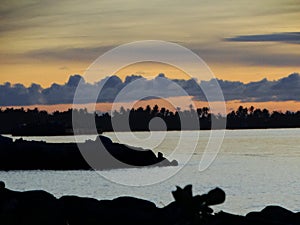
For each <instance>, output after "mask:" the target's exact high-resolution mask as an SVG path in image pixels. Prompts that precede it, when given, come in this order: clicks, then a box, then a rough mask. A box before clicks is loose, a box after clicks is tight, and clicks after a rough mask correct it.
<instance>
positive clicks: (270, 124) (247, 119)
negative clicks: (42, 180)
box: [0, 105, 300, 136]
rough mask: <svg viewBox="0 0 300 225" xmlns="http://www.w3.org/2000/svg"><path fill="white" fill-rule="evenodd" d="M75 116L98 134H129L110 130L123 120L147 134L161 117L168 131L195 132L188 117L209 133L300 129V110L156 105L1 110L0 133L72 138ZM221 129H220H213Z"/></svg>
mask: <svg viewBox="0 0 300 225" xmlns="http://www.w3.org/2000/svg"><path fill="white" fill-rule="evenodd" d="M73 113H75V114H78V115H79V116H80V117H81V118H84V117H94V119H95V123H96V128H97V131H98V133H102V132H109V131H129V130H126V129H125V128H124V129H122V128H117V130H116V129H113V126H112V122H111V121H112V120H115V121H122V120H124V119H126V118H129V125H130V126H129V127H130V130H131V131H149V122H150V121H151V119H153V118H155V117H159V118H161V119H162V120H163V121H164V122H165V124H166V129H167V130H168V131H173V130H194V129H195V127H194V126H191V127H189V126H185V127H181V123H180V118H181V117H185V118H191V117H193V119H195V117H196V119H197V120H199V123H200V130H210V129H211V121H212V119H214V121H217V122H218V121H219V122H220V124H224V122H225V121H226V129H261V128H299V127H300V111H297V112H291V111H286V112H285V113H283V112H278V111H274V112H269V110H267V109H259V108H257V109H255V108H254V107H253V106H252V107H249V108H247V107H243V106H240V107H239V108H238V109H237V110H236V111H232V112H230V113H228V114H227V116H224V115H215V114H212V113H211V112H210V109H209V108H208V107H203V108H197V109H193V108H192V107H191V108H190V110H183V111H181V110H180V109H177V110H176V111H170V110H168V109H166V108H159V106H157V105H155V106H154V107H153V108H151V107H150V106H149V105H148V106H147V107H146V108H142V107H139V108H137V109H134V108H132V109H131V110H129V109H124V108H123V107H121V109H120V110H119V111H114V112H112V113H111V114H109V113H102V114H96V113H95V114H93V113H89V112H88V111H87V109H80V110H77V109H69V110H67V111H65V112H59V111H56V112H54V113H48V112H47V111H40V110H38V109H37V108H35V109H32V110H31V109H27V110H25V109H23V108H21V109H14V108H7V109H4V110H2V109H0V124H1V126H0V134H12V135H16V136H47V135H73V127H72V114H73ZM217 124H218V123H217ZM214 128H215V129H219V128H220V129H221V128H223V127H222V126H220V127H218V126H216V127H214ZM80 129H81V130H80V133H82V134H90V133H92V132H94V131H91V130H90V127H89V125H88V124H82V125H81V127H80Z"/></svg>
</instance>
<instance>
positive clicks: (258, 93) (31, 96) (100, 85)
mask: <svg viewBox="0 0 300 225" xmlns="http://www.w3.org/2000/svg"><path fill="white" fill-rule="evenodd" d="M216 81H217V82H216ZM79 82H82V83H81V84H82V85H81V89H80V90H78V93H79V96H81V98H80V99H79V101H77V103H90V102H93V99H92V98H91V96H93V95H95V96H98V98H97V102H113V101H115V99H116V97H117V96H118V94H119V93H121V94H120V95H119V96H118V98H117V99H118V101H124V102H126V101H132V100H137V99H138V98H139V96H140V94H139V93H143V94H144V95H145V96H149V97H148V99H149V98H150V99H151V98H156V97H157V96H160V97H162V98H167V97H176V96H182V94H183V91H184V92H186V94H188V95H190V96H194V98H195V99H196V100H204V101H205V100H206V98H205V95H204V93H203V91H202V90H201V89H200V88H199V85H200V87H202V88H204V89H205V90H208V93H206V94H209V95H211V96H213V95H214V93H213V91H214V90H215V89H214V88H215V87H216V85H219V86H220V87H221V89H222V91H223V94H224V98H225V100H226V101H230V100H239V101H243V102H267V101H300V88H299V87H300V75H299V74H298V73H293V74H290V75H289V76H287V77H284V78H281V79H279V80H274V81H269V80H267V79H263V80H260V81H256V82H250V83H246V84H245V83H242V82H239V81H226V80H220V79H216V80H210V81H200V82H198V83H197V81H196V80H194V79H190V80H180V79H168V78H167V77H165V76H164V75H163V74H159V75H158V76H157V77H156V78H154V79H151V80H147V79H145V78H143V77H142V76H140V75H131V76H127V77H126V78H125V80H124V81H122V80H121V79H120V78H119V77H117V76H110V77H106V78H105V79H102V80H100V81H99V82H96V83H93V84H91V83H87V82H85V81H84V78H83V77H82V76H80V75H73V76H70V78H69V80H68V82H66V83H65V84H56V83H54V84H52V85H51V86H50V87H48V88H42V87H41V86H40V85H39V84H32V85H31V86H30V87H25V86H24V85H22V84H11V83H8V82H7V83H5V84H2V85H0V106H25V105H37V104H42V105H52V104H67V103H68V104H71V103H73V98H74V94H75V91H76V88H77V86H78V84H79ZM126 87H127V88H126ZM100 89H101V92H100V94H99V95H98V92H99V90H100ZM179 90H180V91H179ZM210 92H211V93H210ZM124 93H125V94H124ZM213 100H215V101H220V100H221V99H218V98H215V99H213Z"/></svg>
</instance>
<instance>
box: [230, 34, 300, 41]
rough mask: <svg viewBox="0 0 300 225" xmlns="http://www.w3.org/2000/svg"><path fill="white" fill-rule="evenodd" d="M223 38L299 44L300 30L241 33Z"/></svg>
mask: <svg viewBox="0 0 300 225" xmlns="http://www.w3.org/2000/svg"><path fill="white" fill-rule="evenodd" d="M224 40H226V41H231V42H285V43H292V44H300V32H282V33H272V34H255V35H241V36H236V37H231V38H225V39H224Z"/></svg>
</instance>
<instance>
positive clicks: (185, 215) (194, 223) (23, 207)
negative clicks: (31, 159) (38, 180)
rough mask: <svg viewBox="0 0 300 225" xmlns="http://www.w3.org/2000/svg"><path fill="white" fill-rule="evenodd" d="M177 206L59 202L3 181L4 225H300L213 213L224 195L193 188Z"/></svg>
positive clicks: (265, 214)
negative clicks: (199, 192)
mask: <svg viewBox="0 0 300 225" xmlns="http://www.w3.org/2000/svg"><path fill="white" fill-rule="evenodd" d="M173 196H174V199H175V201H174V202H172V203H170V204H169V205H167V206H165V207H163V208H158V207H157V206H156V205H155V204H154V203H152V202H150V201H147V200H143V199H137V198H134V197H119V198H116V199H113V200H96V199H93V198H83V197H77V196H63V197H61V198H59V199H56V198H55V197H54V196H53V195H51V194H49V193H47V192H45V191H25V192H18V191H12V190H9V189H7V188H5V184H4V183H3V182H0V224H1V225H44V224H46V225H99V224H105V225H120V224H122V225H153V224H155V225H166V224H167V225H199V224H201V225H253V224H255V225H299V224H300V214H299V213H293V212H291V211H289V210H287V209H284V208H282V207H279V206H267V207H266V208H265V209H263V210H262V211H261V212H251V213H249V214H247V215H246V216H239V215H233V214H229V213H226V212H219V213H215V214H214V213H213V210H212V209H211V208H210V207H209V206H211V205H215V204H221V203H223V202H224V201H225V193H224V191H223V190H221V189H219V188H216V189H214V190H212V191H210V192H209V193H208V194H204V195H196V196H193V194H192V186H191V185H188V186H186V187H185V188H184V189H181V188H179V187H177V190H176V191H174V192H173Z"/></svg>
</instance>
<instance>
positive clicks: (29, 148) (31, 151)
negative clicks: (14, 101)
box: [0, 135, 178, 170]
mask: <svg viewBox="0 0 300 225" xmlns="http://www.w3.org/2000/svg"><path fill="white" fill-rule="evenodd" d="M78 146H80V149H81V152H80V151H79V148H78ZM82 152H84V153H85V154H86V155H89V157H90V158H92V159H93V160H94V163H93V165H92V167H93V169H96V170H104V169H114V168H130V167H141V166H176V165H178V163H177V161H176V160H174V161H172V162H170V161H168V160H167V159H166V158H164V157H163V155H162V153H159V154H158V156H156V155H155V154H154V152H153V151H151V150H149V149H142V148H135V147H131V146H127V145H123V144H119V143H113V142H112V141H111V140H110V139H109V138H107V137H104V136H101V135H100V136H98V137H97V138H96V140H95V141H91V140H88V141H86V142H85V143H79V144H78V145H77V144H76V143H46V142H43V141H25V140H23V139H17V140H15V141H13V140H12V139H11V138H7V137H3V136H1V135H0V170H35V169H40V170H80V169H82V170H86V169H92V168H91V166H90V165H89V164H88V163H87V162H86V160H85V159H84V158H83V156H82V154H81V153H82Z"/></svg>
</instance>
